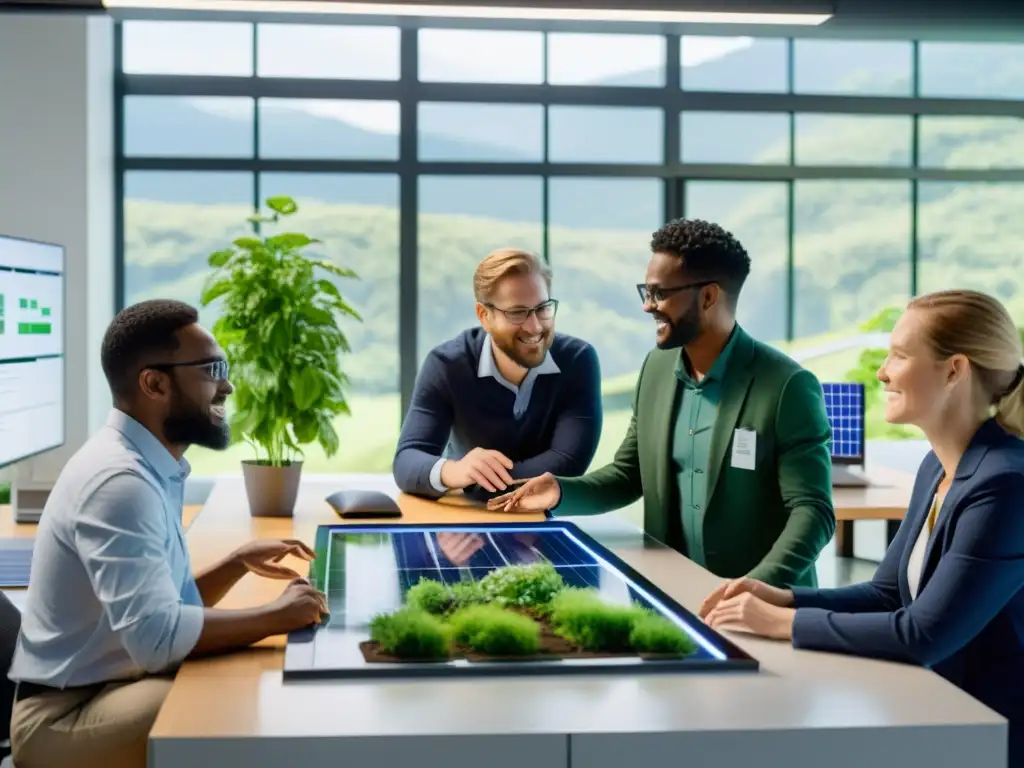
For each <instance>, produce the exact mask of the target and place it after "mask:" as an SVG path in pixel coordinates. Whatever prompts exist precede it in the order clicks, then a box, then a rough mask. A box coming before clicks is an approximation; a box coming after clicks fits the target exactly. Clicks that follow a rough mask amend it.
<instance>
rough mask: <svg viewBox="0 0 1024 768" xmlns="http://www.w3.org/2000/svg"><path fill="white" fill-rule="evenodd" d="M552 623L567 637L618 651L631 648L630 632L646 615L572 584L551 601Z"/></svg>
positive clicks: (594, 647)
mask: <svg viewBox="0 0 1024 768" xmlns="http://www.w3.org/2000/svg"><path fill="white" fill-rule="evenodd" d="M550 610H551V612H550V617H551V626H552V627H553V628H554V630H555V632H557V633H558V634H559V635H561V636H562V637H564V638H565V639H566V640H568V641H570V642H572V643H576V644H577V645H579V646H581V647H582V648H585V649H586V650H588V651H601V652H605V653H615V652H619V651H625V650H628V649H629V635H630V633H631V632H632V631H633V625H634V624H635V623H636V620H637V619H638V618H640V616H641V615H642V613H641V611H642V609H641V608H639V607H635V606H630V605H612V604H610V603H606V602H604V601H603V600H602V599H601V596H600V593H598V592H597V591H596V590H592V589H578V588H575V587H570V588H567V589H564V590H562V591H561V592H560V593H559V594H558V595H557V596H556V597H555V599H554V600H552V601H551V609H550Z"/></svg>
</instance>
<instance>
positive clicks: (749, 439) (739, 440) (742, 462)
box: [732, 429, 757, 470]
mask: <svg viewBox="0 0 1024 768" xmlns="http://www.w3.org/2000/svg"><path fill="white" fill-rule="evenodd" d="M755 456H757V433H756V432H754V431H753V430H751V429H737V430H736V431H735V432H734V433H733V436H732V465H733V466H734V467H736V468H737V469H751V470H752V469H753V468H754V457H755Z"/></svg>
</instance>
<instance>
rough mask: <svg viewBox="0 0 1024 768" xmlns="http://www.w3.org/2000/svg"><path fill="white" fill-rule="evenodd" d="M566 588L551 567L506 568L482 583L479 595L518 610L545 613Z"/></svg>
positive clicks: (497, 569)
mask: <svg viewBox="0 0 1024 768" xmlns="http://www.w3.org/2000/svg"><path fill="white" fill-rule="evenodd" d="M564 588H565V582H564V581H562V577H561V575H560V574H559V573H558V571H556V570H555V567H554V566H553V565H551V564H550V563H532V564H530V565H507V566H504V567H503V568H496V569H494V570H493V571H491V572H490V573H488V574H487V575H486V576H484V577H483V578H482V579H480V591H481V592H483V594H484V595H485V596H486V597H487V599H488V601H490V602H495V603H497V604H498V605H503V606H516V607H519V608H533V609H538V610H541V609H544V608H545V607H546V606H547V605H548V603H550V602H551V600H552V599H553V598H554V597H555V595H557V594H558V593H559V592H561V591H562V590H563V589H564Z"/></svg>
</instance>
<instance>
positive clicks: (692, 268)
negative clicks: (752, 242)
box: [651, 219, 750, 303]
mask: <svg viewBox="0 0 1024 768" xmlns="http://www.w3.org/2000/svg"><path fill="white" fill-rule="evenodd" d="M651 252H652V253H668V254H671V255H672V256H675V257H677V258H678V259H680V260H681V261H682V265H681V266H683V267H685V269H686V271H687V273H688V274H689V275H690V276H692V277H693V278H695V279H697V280H714V281H715V282H716V283H718V284H719V285H721V287H722V288H723V289H724V290H725V291H726V293H727V294H729V296H730V298H731V300H732V301H733V303H735V301H736V298H737V297H738V296H739V293H740V289H741V288H743V283H744V282H745V281H746V279H747V275H749V274H750V256H749V255H748V254H747V251H746V249H745V248H744V247H743V245H742V244H741V243H740V241H739V240H737V239H736V238H735V237H734V236H733V235H732V234H731V233H730V232H727V231H726V230H725V229H723V228H722V227H720V226H719V225H718V224H713V223H711V222H709V221H703V220H702V219H674V220H672V221H670V222H668V224H666V225H665V226H663V227H662V228H661V229H659V230H658V231H657V232H655V233H654V235H653V236H652V238H651Z"/></svg>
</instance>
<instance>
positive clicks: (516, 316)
mask: <svg viewBox="0 0 1024 768" xmlns="http://www.w3.org/2000/svg"><path fill="white" fill-rule="evenodd" d="M484 306H485V307H488V308H489V309H493V310H496V311H498V312H501V314H503V315H504V316H505V317H506V318H507V319H508V321H509V322H510V323H512V325H522V324H523V323H525V322H526V320H527V319H528V318H529V317H530V315H537V319H538V320H550V319H551V318H553V317H554V316H555V312H557V311H558V300H557V299H548V300H547V301H545V302H544V303H543V304H538V305H537V306H536V307H531V308H530V309H502V308H501V307H496V306H494V305H493V304H485V305H484Z"/></svg>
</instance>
